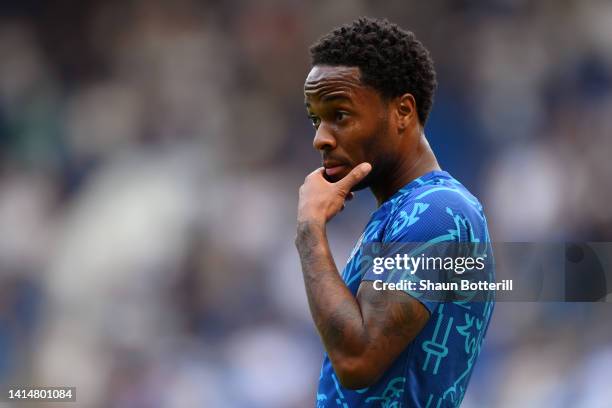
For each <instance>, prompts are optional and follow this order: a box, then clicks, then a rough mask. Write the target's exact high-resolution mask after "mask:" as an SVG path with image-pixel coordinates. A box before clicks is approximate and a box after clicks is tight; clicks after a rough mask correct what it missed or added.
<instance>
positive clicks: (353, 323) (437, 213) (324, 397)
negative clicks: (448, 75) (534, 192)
mask: <svg viewBox="0 0 612 408" xmlns="http://www.w3.org/2000/svg"><path fill="white" fill-rule="evenodd" d="M311 56H312V69H311V71H310V73H309V74H308V77H307V78H306V82H305V85H304V93H305V100H306V107H307V110H308V116H309V117H310V119H311V120H312V123H313V125H314V128H315V130H316V133H315V137H314V142H313V145H314V147H315V148H316V149H317V150H318V151H320V152H321V154H322V159H323V167H321V168H319V169H317V170H315V171H313V172H312V173H311V174H309V175H308V176H307V177H306V179H305V181H304V184H303V185H302V187H301V188H300V195H299V205H298V217H297V221H298V227H297V237H296V247H297V249H298V252H299V255H300V259H301V263H302V270H303V276H304V282H305V286H306V292H307V296H308V301H309V305H310V310H311V313H312V316H313V319H314V322H315V324H316V327H317V330H318V332H319V335H320V337H321V340H322V342H323V344H324V346H325V350H326V353H325V357H324V361H323V367H322V368H321V375H320V379H319V388H318V392H317V406H318V407H367V406H376V407H380V406H382V407H447V406H450V407H456V406H459V405H460V403H461V400H462V399H463V395H464V393H465V390H466V387H467V384H468V381H469V378H470V375H471V373H472V369H473V366H474V362H475V360H476V358H477V356H478V354H479V352H480V348H481V344H482V339H483V337H484V335H485V332H486V329H487V327H488V323H489V320H490V317H491V313H492V309H493V302H492V300H491V299H490V297H486V299H484V300H482V301H470V302H458V301H456V302H453V301H447V302H439V301H435V300H432V298H428V297H425V296H421V297H419V294H418V293H416V292H414V291H410V290H407V291H398V290H377V289H376V287H375V286H376V284H375V280H376V279H377V277H376V275H375V274H373V273H372V271H371V270H367V268H366V270H365V271H363V266H364V265H367V262H366V263H364V262H362V261H363V260H364V248H365V247H366V245H368V244H371V243H372V242H378V243H391V242H416V243H418V242H420V243H435V242H444V241H447V242H450V243H455V242H457V243H459V242H484V243H488V242H489V236H488V232H487V225H486V220H485V217H484V214H483V211H482V206H481V205H480V204H479V203H478V200H477V199H476V198H475V197H474V196H473V195H471V194H470V193H469V192H468V191H467V189H466V188H465V187H464V186H462V185H461V184H460V183H459V182H458V181H456V180H455V179H454V178H452V177H451V176H450V175H449V174H448V173H447V172H444V171H441V169H440V167H439V165H438V162H437V160H436V157H435V156H434V153H433V152H432V150H431V149H430V147H429V144H428V143H427V140H426V138H425V135H424V131H423V129H424V126H425V123H426V120H427V116H428V114H429V111H430V108H431V106H432V100H433V93H434V90H435V87H436V79H435V71H434V69H433V63H432V60H431V58H430V56H429V53H428V51H427V50H426V49H425V48H424V47H423V45H422V44H421V43H420V42H419V41H417V40H416V39H415V37H414V34H413V33H411V32H408V31H404V30H402V29H400V28H398V27H397V26H396V25H394V24H390V23H389V22H387V21H386V20H374V19H370V18H361V19H359V20H356V21H354V22H353V23H352V24H349V25H345V26H342V27H339V28H337V29H335V30H334V31H332V32H331V33H329V34H328V35H326V36H324V37H323V38H321V39H320V40H319V41H318V42H317V43H316V44H314V45H313V46H312V47H311ZM366 187H369V188H370V190H371V191H372V193H373V194H374V196H375V197H376V199H377V201H378V209H377V210H376V211H375V212H374V213H373V214H372V218H371V220H370V221H369V223H368V225H367V226H366V228H365V230H364V233H363V235H362V236H361V238H360V239H359V241H358V242H357V245H356V246H355V249H354V250H353V254H352V255H351V258H350V259H349V261H348V263H347V265H346V267H345V268H344V271H343V274H342V277H341V276H340V275H339V274H338V271H337V269H336V266H335V264H334V261H333V258H332V254H331V252H330V248H329V244H328V241H327V238H326V223H327V222H328V221H329V220H330V219H331V218H332V217H334V216H335V215H336V214H338V213H339V212H340V211H341V210H342V209H343V208H344V205H345V201H346V200H350V199H351V198H352V197H353V191H357V190H360V189H363V188H366ZM486 252H487V253H488V254H489V255H490V247H489V246H488V245H487V249H486ZM379 289H380V288H379ZM455 300H456V299H455Z"/></svg>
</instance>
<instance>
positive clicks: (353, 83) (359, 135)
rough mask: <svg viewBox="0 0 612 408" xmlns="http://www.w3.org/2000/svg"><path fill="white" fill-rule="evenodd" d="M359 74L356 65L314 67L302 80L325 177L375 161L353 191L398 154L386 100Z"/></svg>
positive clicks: (340, 175) (335, 177) (336, 177)
mask: <svg viewBox="0 0 612 408" xmlns="http://www.w3.org/2000/svg"><path fill="white" fill-rule="evenodd" d="M360 77H361V73H360V70H359V68H356V67H346V66H333V67H332V66H314V67H313V68H312V69H311V70H310V73H309V74H308V77H307V78H306V83H305V84H304V95H305V103H306V109H307V110H308V116H309V117H310V118H311V120H312V122H313V125H314V127H315V129H316V133H315V137H314V140H313V146H314V148H315V149H317V150H319V151H320V152H321V155H322V159H323V166H324V167H325V177H326V178H327V180H329V181H332V182H336V181H338V180H340V179H342V178H343V177H344V176H346V175H347V174H348V173H349V172H350V170H351V169H352V168H353V167H355V166H356V165H358V164H359V163H363V162H369V163H371V164H372V172H371V173H370V174H369V175H368V177H366V178H365V179H364V180H363V181H362V182H361V183H359V184H358V185H357V186H355V188H353V190H360V189H363V188H365V187H368V186H369V185H370V183H372V182H373V181H374V180H375V179H376V178H377V176H379V175H381V173H383V172H384V171H385V169H387V168H389V166H390V165H391V163H393V161H394V160H393V157H394V156H395V155H396V154H397V148H396V147H397V146H396V142H397V138H394V137H393V135H390V134H389V129H390V126H389V119H390V116H389V109H388V106H387V103H386V102H384V101H383V99H382V98H381V96H380V95H379V93H378V92H377V91H376V90H374V89H373V88H371V87H368V86H365V85H364V84H363V83H362V82H361V79H360Z"/></svg>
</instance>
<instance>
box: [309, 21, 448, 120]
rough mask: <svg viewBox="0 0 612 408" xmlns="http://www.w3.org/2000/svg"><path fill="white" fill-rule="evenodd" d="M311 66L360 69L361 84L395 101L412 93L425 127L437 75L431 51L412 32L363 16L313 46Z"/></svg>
mask: <svg viewBox="0 0 612 408" xmlns="http://www.w3.org/2000/svg"><path fill="white" fill-rule="evenodd" d="M310 55H311V64H312V66H315V65H331V66H338V65H345V66H349V67H358V68H359V70H360V71H361V81H362V82H363V83H364V84H365V85H367V86H371V87H372V88H374V89H376V90H377V91H379V92H380V94H381V95H382V97H383V98H385V99H391V98H394V97H397V96H400V95H403V94H404V93H410V94H412V96H414V99H415V101H416V108H417V114H418V116H419V121H420V122H421V124H422V125H424V124H425V122H426V121H427V116H428V115H429V111H430V110H431V106H432V104H433V95H434V91H435V89H436V85H437V82H436V72H435V70H434V66H433V61H432V59H431V56H430V55H429V51H427V49H426V48H425V47H424V46H423V44H422V43H421V42H420V41H418V40H417V39H416V37H415V35H414V33H412V32H411V31H406V30H403V29H401V28H400V27H398V26H397V25H396V24H392V23H390V22H389V21H387V20H386V19H373V18H369V17H361V18H359V19H357V20H355V21H353V22H352V23H350V24H345V25H343V26H340V27H337V28H335V29H334V30H333V31H331V32H330V33H328V34H326V35H324V36H323V37H321V38H320V39H319V40H318V41H317V42H316V43H314V44H313V45H312V46H311V47H310Z"/></svg>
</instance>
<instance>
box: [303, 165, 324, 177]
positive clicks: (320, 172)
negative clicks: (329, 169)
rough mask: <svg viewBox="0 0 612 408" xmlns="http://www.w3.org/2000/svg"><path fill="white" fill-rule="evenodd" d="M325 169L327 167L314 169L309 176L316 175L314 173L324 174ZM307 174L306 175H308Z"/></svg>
mask: <svg viewBox="0 0 612 408" xmlns="http://www.w3.org/2000/svg"><path fill="white" fill-rule="evenodd" d="M324 171H325V167H319V168H318V169H315V170H313V171H312V172H311V173H310V174H309V175H308V176H311V175H314V174H317V173H319V174H321V175H322V174H323V172H324ZM308 176H306V177H308Z"/></svg>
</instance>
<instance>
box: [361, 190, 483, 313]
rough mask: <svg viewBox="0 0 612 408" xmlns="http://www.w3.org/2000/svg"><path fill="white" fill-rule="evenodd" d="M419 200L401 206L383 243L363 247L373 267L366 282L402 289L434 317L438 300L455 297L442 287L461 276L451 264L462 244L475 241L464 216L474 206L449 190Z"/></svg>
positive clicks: (459, 194)
mask: <svg viewBox="0 0 612 408" xmlns="http://www.w3.org/2000/svg"><path fill="white" fill-rule="evenodd" d="M420 196H421V198H420V199H419V198H418V197H419V196H417V199H414V200H406V202H405V203H403V204H402V203H400V204H399V205H398V206H397V208H395V209H394V210H393V211H392V213H391V216H390V218H389V220H388V222H387V225H386V227H385V230H384V232H383V236H382V240H381V242H379V243H372V244H371V245H370V246H369V247H368V248H365V251H364V252H365V254H366V257H367V258H368V259H369V260H370V262H371V267H369V268H367V269H366V270H365V273H364V276H363V278H362V280H366V281H374V283H375V285H374V288H375V289H377V290H401V291H404V292H405V293H407V294H408V295H410V296H412V297H414V298H416V299H418V300H419V301H420V302H421V303H422V304H423V305H424V306H425V307H426V308H427V309H428V310H429V312H430V313H433V312H434V310H435V309H436V308H437V306H438V305H439V304H440V302H442V301H447V300H449V298H452V297H453V295H452V293H449V292H448V290H446V289H444V288H445V287H446V288H449V287H450V286H448V284H449V283H450V282H452V281H456V280H457V278H458V275H457V274H456V272H455V271H454V268H452V267H451V268H448V266H449V263H448V262H454V261H449V259H453V260H454V259H456V258H457V257H458V256H459V255H460V251H461V249H460V243H461V242H469V241H470V240H471V239H473V238H474V236H473V229H472V226H471V224H470V222H469V221H468V219H467V217H466V216H465V213H466V212H467V211H470V209H471V207H470V203H469V202H467V201H466V198H467V197H464V196H462V195H461V193H460V192H456V191H452V190H450V189H449V190H448V191H433V192H431V193H428V190H426V191H425V192H423V193H421V194H420ZM445 262H446V263H445ZM410 282H412V283H410ZM383 284H386V285H383ZM445 285H446V286H445Z"/></svg>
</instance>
